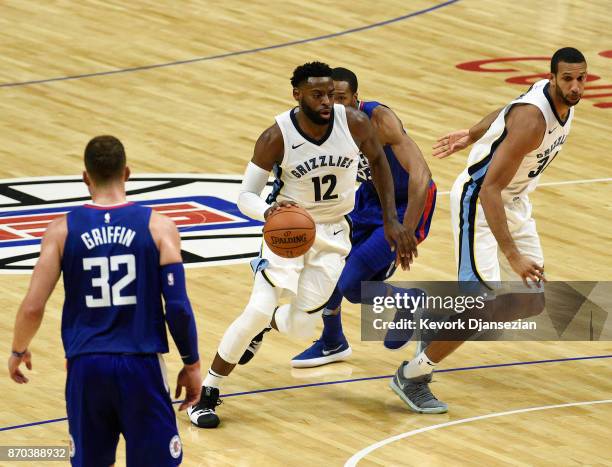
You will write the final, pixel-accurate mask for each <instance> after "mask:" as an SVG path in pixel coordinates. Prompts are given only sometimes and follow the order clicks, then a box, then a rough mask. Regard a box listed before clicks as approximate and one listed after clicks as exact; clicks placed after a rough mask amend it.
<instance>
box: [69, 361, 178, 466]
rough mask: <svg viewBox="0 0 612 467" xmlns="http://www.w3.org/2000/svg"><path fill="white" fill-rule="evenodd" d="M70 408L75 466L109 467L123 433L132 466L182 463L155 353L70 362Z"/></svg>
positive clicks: (173, 416) (167, 398) (176, 435)
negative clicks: (120, 435)
mask: <svg viewBox="0 0 612 467" xmlns="http://www.w3.org/2000/svg"><path fill="white" fill-rule="evenodd" d="M66 407H67V411H68V428H69V431H70V457H71V462H72V465H73V466H86V467H96V466H100V467H108V466H109V465H111V464H113V463H114V462H115V452H116V450H117V443H118V441H119V434H123V437H124V438H125V444H126V459H127V465H128V467H132V466H136V467H138V466H143V467H144V466H159V467H165V466H175V465H179V464H180V463H181V460H182V446H181V440H180V438H179V435H178V429H177V425H176V416H175V414H174V409H173V407H172V401H171V399H170V394H169V388H168V385H167V383H166V379H165V367H164V364H163V360H161V356H158V355H157V354H147V355H128V354H89V355H79V356H76V357H74V358H71V359H70V360H69V361H68V378H67V380H66Z"/></svg>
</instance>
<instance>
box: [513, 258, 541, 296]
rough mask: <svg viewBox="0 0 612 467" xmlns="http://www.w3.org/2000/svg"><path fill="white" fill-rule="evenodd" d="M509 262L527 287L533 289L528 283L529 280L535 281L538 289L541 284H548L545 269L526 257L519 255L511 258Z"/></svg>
mask: <svg viewBox="0 0 612 467" xmlns="http://www.w3.org/2000/svg"><path fill="white" fill-rule="evenodd" d="M508 262H509V263H510V266H512V269H513V270H514V272H516V273H517V274H518V275H519V276H521V278H522V279H523V284H525V286H526V287H528V288H531V286H530V285H529V284H528V282H527V280H528V279H529V280H531V281H533V282H534V283H535V285H536V287H540V282H546V277H544V267H543V266H540V265H539V264H538V263H536V262H535V261H533V260H531V259H529V258H527V257H526V256H524V255H521V254H518V253H517V254H515V255H511V256H509V257H508Z"/></svg>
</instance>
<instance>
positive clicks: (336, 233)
mask: <svg viewBox="0 0 612 467" xmlns="http://www.w3.org/2000/svg"><path fill="white" fill-rule="evenodd" d="M343 231H344V229H340V230H338V231H337V232H334V235H338V234H339V233H340V232H343Z"/></svg>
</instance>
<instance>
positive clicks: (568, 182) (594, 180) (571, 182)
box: [438, 177, 612, 195]
mask: <svg viewBox="0 0 612 467" xmlns="http://www.w3.org/2000/svg"><path fill="white" fill-rule="evenodd" d="M602 182H612V177H608V178H585V179H582V180H565V181H564V182H544V183H538V187H540V186H557V185H580V184H583V183H602ZM438 195H450V191H438Z"/></svg>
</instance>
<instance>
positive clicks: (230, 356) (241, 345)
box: [218, 304, 271, 363]
mask: <svg viewBox="0 0 612 467" xmlns="http://www.w3.org/2000/svg"><path fill="white" fill-rule="evenodd" d="M270 319H271V314H268V313H263V312H261V311H258V310H257V308H255V307H252V306H250V304H249V305H247V307H246V308H245V310H244V311H243V312H242V314H241V315H240V316H238V318H236V319H235V320H234V322H233V323H232V324H231V325H230V327H229V328H227V330H226V331H225V334H224V335H223V338H222V339H221V343H220V344H219V349H218V352H219V356H220V357H221V358H222V359H223V360H225V361H226V362H227V363H238V360H240V357H242V354H243V353H244V351H245V350H246V348H247V347H248V345H249V343H250V342H251V339H253V337H254V336H256V335H257V334H259V333H260V332H261V331H262V330H263V329H264V328H265V327H267V326H269V325H270Z"/></svg>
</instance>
